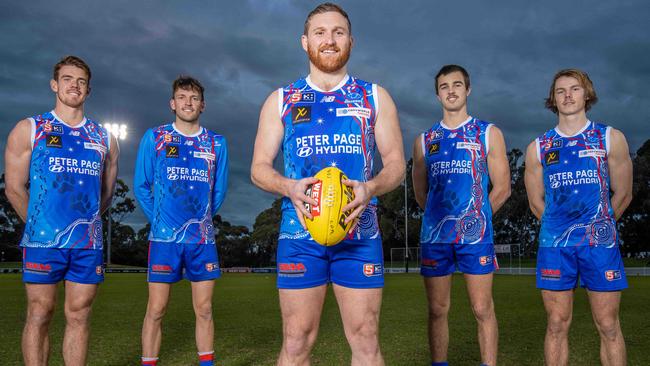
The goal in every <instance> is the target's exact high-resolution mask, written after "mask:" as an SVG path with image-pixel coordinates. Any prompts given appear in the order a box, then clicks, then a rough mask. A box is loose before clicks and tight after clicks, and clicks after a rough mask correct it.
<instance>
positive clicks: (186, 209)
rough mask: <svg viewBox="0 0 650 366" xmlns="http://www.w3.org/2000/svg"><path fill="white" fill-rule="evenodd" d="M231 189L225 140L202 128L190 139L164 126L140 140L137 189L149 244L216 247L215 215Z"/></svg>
mask: <svg viewBox="0 0 650 366" xmlns="http://www.w3.org/2000/svg"><path fill="white" fill-rule="evenodd" d="M227 185H228V151H227V146H226V140H225V138H224V137H223V136H221V135H218V134H216V133H214V132H212V131H209V130H207V129H205V128H203V127H201V128H200V130H199V132H197V133H196V134H195V135H192V136H186V135H183V134H182V133H180V132H179V131H178V130H177V129H176V128H175V127H174V124H166V125H163V126H159V127H156V128H152V129H149V130H148V131H147V132H146V133H145V135H144V137H143V138H142V141H141V142H140V147H139V150H138V159H137V162H136V167H135V178H134V186H135V196H136V198H137V199H138V202H139V203H140V207H141V208H142V210H143V211H144V213H145V215H147V218H148V219H149V222H150V223H151V231H150V234H149V240H150V241H152V242H167V243H188V244H214V243H215V238H214V227H213V224H212V217H213V216H214V215H215V214H216V213H217V210H219V207H220V206H221V204H222V203H223V200H224V197H225V194H226V188H227Z"/></svg>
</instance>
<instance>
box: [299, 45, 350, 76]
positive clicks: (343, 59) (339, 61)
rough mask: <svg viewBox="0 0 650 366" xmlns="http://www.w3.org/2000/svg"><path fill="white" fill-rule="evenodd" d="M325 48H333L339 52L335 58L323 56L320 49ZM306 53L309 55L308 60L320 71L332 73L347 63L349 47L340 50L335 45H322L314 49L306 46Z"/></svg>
mask: <svg viewBox="0 0 650 366" xmlns="http://www.w3.org/2000/svg"><path fill="white" fill-rule="evenodd" d="M326 49H333V50H335V51H339V53H338V55H337V57H336V58H334V57H327V56H325V57H323V55H322V54H321V53H320V51H322V50H326ZM307 55H308V56H309V61H311V63H312V64H314V66H316V67H317V68H318V69H319V70H320V71H323V72H326V73H332V72H335V71H338V70H340V69H342V68H343V67H344V66H345V64H347V63H348V60H349V59H350V47H347V48H346V49H343V50H342V49H340V48H339V47H337V46H322V47H320V48H318V49H316V50H314V49H312V48H311V47H309V46H307Z"/></svg>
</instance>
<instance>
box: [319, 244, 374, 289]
mask: <svg viewBox="0 0 650 366" xmlns="http://www.w3.org/2000/svg"><path fill="white" fill-rule="evenodd" d="M327 250H328V253H329V256H330V278H331V281H332V283H335V284H337V285H339V286H343V287H347V288H358V289H368V288H381V287H383V286H384V257H383V250H382V245H381V239H380V238H376V239H363V240H344V241H342V242H340V243H339V244H337V245H334V246H331V247H328V248H327Z"/></svg>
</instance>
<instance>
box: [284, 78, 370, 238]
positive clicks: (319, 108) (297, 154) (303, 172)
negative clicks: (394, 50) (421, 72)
mask: <svg viewBox="0 0 650 366" xmlns="http://www.w3.org/2000/svg"><path fill="white" fill-rule="evenodd" d="M278 94H279V97H278V98H279V113H280V116H281V119H282V123H283V125H284V141H283V144H282V149H283V157H284V175H285V176H286V177H288V178H291V179H302V178H306V177H313V176H314V175H315V174H316V173H317V172H318V171H320V170H321V169H323V168H325V167H328V166H335V167H338V168H339V169H341V170H342V171H343V172H344V173H345V174H346V175H347V176H348V178H349V179H352V180H358V181H361V182H366V181H369V180H370V179H372V177H373V159H374V156H375V120H376V118H377V111H378V106H379V101H378V95H377V86H376V84H372V83H368V82H365V81H362V80H359V79H356V78H354V77H350V76H346V77H345V78H344V79H343V80H342V81H341V83H340V84H339V85H338V86H337V87H335V88H334V89H333V90H331V91H329V92H325V91H322V90H320V89H319V88H318V87H317V86H315V85H313V83H311V81H310V79H309V77H307V78H303V79H300V80H298V81H296V82H294V83H292V84H290V85H288V86H286V87H284V88H281V89H279V90H278ZM305 238H306V239H311V235H309V232H307V231H306V230H304V229H303V228H302V226H301V225H300V222H299V221H298V217H297V216H296V211H295V209H294V207H293V204H292V203H291V200H289V199H288V198H287V197H285V198H284V200H283V202H282V223H281V225H280V239H305ZM374 238H379V225H378V223H377V199H376V197H373V198H372V199H371V201H370V203H369V204H368V207H367V208H366V210H365V211H364V212H363V213H362V214H361V215H360V218H359V223H358V225H357V227H356V229H355V230H353V231H350V233H349V234H348V237H347V238H346V239H347V240H354V239H357V240H361V239H374Z"/></svg>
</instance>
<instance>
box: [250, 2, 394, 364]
mask: <svg viewBox="0 0 650 366" xmlns="http://www.w3.org/2000/svg"><path fill="white" fill-rule="evenodd" d="M301 42H302V47H303V49H304V50H305V52H306V53H307V56H308V57H309V69H310V74H309V75H308V76H307V77H305V78H301V79H299V80H297V81H295V82H293V83H291V84H289V85H287V86H285V87H283V88H280V89H278V90H276V91H274V92H273V93H271V95H270V96H269V97H268V98H267V99H266V101H265V103H264V105H263V106H262V110H261V112H260V121H259V126H258V131H257V138H256V140H255V150H254V153H253V162H252V166H251V179H252V181H253V183H255V184H256V185H257V186H258V187H260V188H261V189H263V190H265V191H268V192H272V193H277V194H281V195H283V196H284V202H283V205H282V223H281V226H280V236H279V241H278V255H277V262H278V289H279V295H280V308H281V312H282V321H283V342H282V349H281V351H280V355H279V357H278V365H280V366H285V365H308V364H309V363H310V360H309V355H310V351H311V349H312V347H313V345H314V342H315V340H316V336H317V334H318V325H319V321H320V315H321V311H322V308H323V302H324V300H325V295H326V292H327V284H328V283H329V282H332V283H333V289H334V294H335V296H336V299H337V302H338V304H339V309H340V311H341V318H342V320H343V327H344V330H345V335H346V337H347V340H348V343H349V344H350V348H351V350H352V361H351V363H352V365H383V364H384V361H383V357H382V355H381V351H380V349H379V339H378V338H379V337H378V332H379V310H380V308H381V296H382V287H383V285H384V280H383V256H382V247H381V237H380V234H379V225H378V222H377V213H376V210H377V206H376V204H377V199H376V198H375V196H378V195H381V194H384V193H386V192H389V191H391V190H393V189H394V188H395V187H397V185H398V184H399V183H400V182H401V181H402V179H403V178H404V170H405V162H404V151H403V148H402V136H401V132H400V128H399V119H398V116H397V110H396V108H395V104H394V103H393V101H392V99H391V97H390V95H389V94H388V92H386V90H384V89H383V88H381V87H379V86H378V85H376V84H372V83H368V82H365V81H362V80H360V79H357V78H355V77H351V76H349V75H348V73H347V67H346V64H347V61H348V59H349V56H350V50H351V48H352V45H353V38H352V35H351V24H350V20H349V18H348V15H347V13H346V12H345V11H344V10H343V9H342V8H341V7H339V6H338V5H335V4H331V3H325V4H321V5H319V6H317V7H316V8H315V9H314V10H313V11H312V12H311V13H309V15H308V16H307V19H306V21H305V27H304V34H303V35H302V37H301ZM280 147H282V148H283V158H284V167H285V169H284V170H285V172H284V175H283V174H281V173H279V172H278V171H277V170H275V169H274V168H273V161H274V160H275V158H276V156H277V154H278V151H279V149H280ZM375 149H378V150H379V153H380V156H381V159H382V165H383V168H382V169H381V170H380V171H379V173H378V174H376V175H374V174H373V173H374V172H373V158H374V152H375ZM326 167H337V168H339V169H340V170H341V171H342V172H343V173H344V174H345V175H346V176H347V177H349V179H344V180H343V181H342V182H343V184H344V185H345V186H347V187H351V188H352V191H353V193H354V199H353V200H351V201H350V202H349V203H348V204H347V205H345V206H344V207H343V208H342V211H343V212H347V213H349V214H348V215H347V218H345V219H344V220H343V224H344V225H347V224H348V223H350V222H354V223H355V224H354V225H353V228H352V229H351V230H350V231H349V232H348V234H347V235H346V237H345V238H344V239H343V241H341V242H340V243H338V244H336V245H332V246H323V245H320V244H318V243H317V242H315V241H314V240H313V238H312V236H311V235H310V234H309V232H308V231H307V230H306V225H305V222H306V220H311V219H313V216H312V215H311V213H310V211H311V210H308V208H309V207H314V206H317V205H318V204H319V202H317V201H316V200H314V199H313V198H311V197H308V196H307V195H306V194H305V191H306V190H307V189H308V188H309V187H310V185H312V184H314V183H316V182H318V179H316V178H314V175H316V173H317V172H319V171H320V170H322V169H323V168H326Z"/></svg>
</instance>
